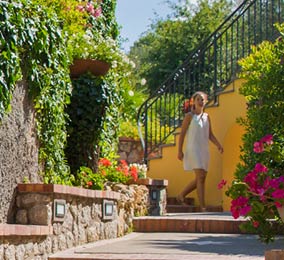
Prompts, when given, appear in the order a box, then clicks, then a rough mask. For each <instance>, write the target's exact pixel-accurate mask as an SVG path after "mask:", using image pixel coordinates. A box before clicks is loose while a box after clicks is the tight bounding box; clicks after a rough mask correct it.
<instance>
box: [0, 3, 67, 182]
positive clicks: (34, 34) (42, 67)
mask: <svg viewBox="0 0 284 260" xmlns="http://www.w3.org/2000/svg"><path fill="white" fill-rule="evenodd" d="M0 8H1V14H2V15H1V32H2V34H1V50H2V52H1V57H0V59H1V62H0V64H1V73H2V75H1V79H2V80H1V88H2V92H1V93H2V97H1V102H3V103H2V104H3V105H2V106H1V112H0V113H1V115H2V116H3V114H4V112H5V110H7V109H8V108H9V103H10V98H11V93H12V91H13V89H14V87H15V84H16V81H17V80H19V79H20V78H21V77H23V78H24V79H25V80H27V81H28V85H29V86H30V93H31V96H32V98H33V101H34V106H35V110H36V118H37V131H38V132H37V133H38V138H39V142H40V154H39V160H40V163H41V164H42V165H43V167H44V170H45V174H44V181H45V182H51V183H69V177H70V176H69V167H68V165H67V164H66V162H65V159H64V157H65V156H64V151H63V148H64V146H65V143H66V132H65V120H66V114H65V112H64V109H65V106H66V104H67V103H68V102H69V95H70V90H71V84H70V78H69V75H68V56H67V55H66V54H67V53H66V49H65V47H64V37H62V36H63V35H62V31H61V30H60V28H59V21H58V19H57V17H56V15H53V14H52V13H50V12H48V11H47V10H45V9H44V8H42V7H41V6H34V5H33V4H32V1H25V2H22V3H21V2H20V1H19V2H18V3H15V2H14V3H13V4H10V3H7V2H1V5H0ZM12 75H13V76H12Z"/></svg>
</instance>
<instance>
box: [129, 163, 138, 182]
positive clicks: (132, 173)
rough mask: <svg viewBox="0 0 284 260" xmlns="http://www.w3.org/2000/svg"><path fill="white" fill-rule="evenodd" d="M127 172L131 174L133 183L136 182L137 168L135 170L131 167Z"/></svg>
mask: <svg viewBox="0 0 284 260" xmlns="http://www.w3.org/2000/svg"><path fill="white" fill-rule="evenodd" d="M129 171H130V174H131V176H132V178H133V180H134V181H137V179H138V171H137V168H136V167H135V166H131V167H130V169H129Z"/></svg>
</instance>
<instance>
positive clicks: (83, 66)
mask: <svg viewBox="0 0 284 260" xmlns="http://www.w3.org/2000/svg"><path fill="white" fill-rule="evenodd" d="M109 69H110V64H109V63H107V62H105V61H100V60H94V59H75V60H74V61H73V64H72V65H71V66H70V75H71V78H78V77H79V76H81V75H83V74H85V73H87V72H90V73H92V74H93V75H94V76H104V75H106V74H107V72H108V71H109Z"/></svg>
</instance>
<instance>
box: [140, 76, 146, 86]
mask: <svg viewBox="0 0 284 260" xmlns="http://www.w3.org/2000/svg"><path fill="white" fill-rule="evenodd" d="M146 83H147V80H146V79H144V78H143V79H141V85H142V86H144V85H145V84H146Z"/></svg>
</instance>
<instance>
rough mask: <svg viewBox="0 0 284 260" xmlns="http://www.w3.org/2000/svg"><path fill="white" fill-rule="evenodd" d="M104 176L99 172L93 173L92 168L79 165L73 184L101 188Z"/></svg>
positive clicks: (87, 187)
mask: <svg viewBox="0 0 284 260" xmlns="http://www.w3.org/2000/svg"><path fill="white" fill-rule="evenodd" d="M105 181H106V178H105V177H104V176H103V175H101V174H99V173H94V172H93V171H92V169H90V168H88V167H85V166H81V167H80V169H79V170H78V172H77V174H76V181H75V182H74V184H75V186H79V187H83V188H86V189H92V190H103V189H104V183H105Z"/></svg>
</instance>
